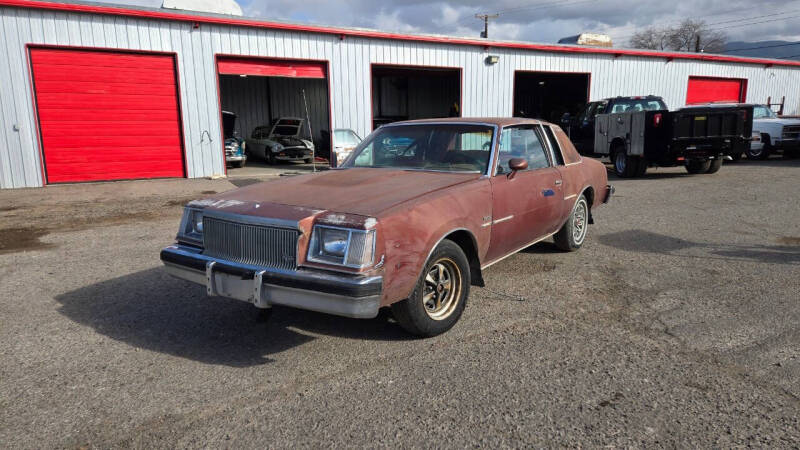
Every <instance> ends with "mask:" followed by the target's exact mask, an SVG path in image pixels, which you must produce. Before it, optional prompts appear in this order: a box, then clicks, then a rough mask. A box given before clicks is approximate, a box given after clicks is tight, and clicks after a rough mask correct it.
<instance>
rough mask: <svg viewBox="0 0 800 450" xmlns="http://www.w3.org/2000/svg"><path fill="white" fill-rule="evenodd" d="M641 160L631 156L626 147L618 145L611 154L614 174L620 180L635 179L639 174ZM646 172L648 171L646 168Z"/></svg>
mask: <svg viewBox="0 0 800 450" xmlns="http://www.w3.org/2000/svg"><path fill="white" fill-rule="evenodd" d="M641 159H642V158H639V157H638V156H631V155H628V153H627V152H626V151H625V147H623V146H621V145H618V146H617V147H615V148H614V151H613V152H612V153H611V163H612V164H614V173H616V174H617V176H618V177H620V178H633V177H635V176H637V174H638V173H639V170H640V169H639V166H640V165H641ZM645 170H647V169H646V168H645Z"/></svg>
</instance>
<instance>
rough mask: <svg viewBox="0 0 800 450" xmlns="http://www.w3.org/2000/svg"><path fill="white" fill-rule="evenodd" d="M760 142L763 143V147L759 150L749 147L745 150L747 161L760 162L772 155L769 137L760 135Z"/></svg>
mask: <svg viewBox="0 0 800 450" xmlns="http://www.w3.org/2000/svg"><path fill="white" fill-rule="evenodd" d="M761 142H763V143H764V147H763V148H762V149H761V150H753V149H752V148H750V147H748V148H747V150H745V153H747V159H753V160H756V161H761V160H764V159H767V158H769V154H770V153H772V143H771V142H770V138H769V135H768V134H762V135H761Z"/></svg>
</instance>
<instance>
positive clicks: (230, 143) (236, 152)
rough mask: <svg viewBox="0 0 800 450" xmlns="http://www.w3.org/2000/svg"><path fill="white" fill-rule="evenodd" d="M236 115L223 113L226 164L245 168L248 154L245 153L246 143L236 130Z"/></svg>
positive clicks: (228, 112) (227, 112)
mask: <svg viewBox="0 0 800 450" xmlns="http://www.w3.org/2000/svg"><path fill="white" fill-rule="evenodd" d="M236 119H237V116H236V114H235V113H232V112H230V111H222V136H223V137H224V138H225V141H224V145H225V164H230V165H232V166H234V167H244V165H245V163H247V153H246V152H245V145H246V144H245V142H244V140H243V139H242V138H240V137H239V132H238V131H237V130H236Z"/></svg>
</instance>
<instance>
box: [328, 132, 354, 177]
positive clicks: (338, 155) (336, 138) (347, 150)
mask: <svg viewBox="0 0 800 450" xmlns="http://www.w3.org/2000/svg"><path fill="white" fill-rule="evenodd" d="M360 143H361V137H359V135H358V134H357V133H356V132H355V131H353V130H350V129H347V128H339V129H336V130H333V155H331V163H332V164H331V165H332V166H333V167H338V166H340V165H342V163H343V162H344V161H345V160H346V159H347V158H348V157H349V156H350V155H351V154H352V153H353V150H355V149H356V146H358V144H360Z"/></svg>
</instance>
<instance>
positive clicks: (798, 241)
mask: <svg viewBox="0 0 800 450" xmlns="http://www.w3.org/2000/svg"><path fill="white" fill-rule="evenodd" d="M778 243H780V244H784V245H794V246H800V237H797V236H784V237H782V238H780V239H778Z"/></svg>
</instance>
